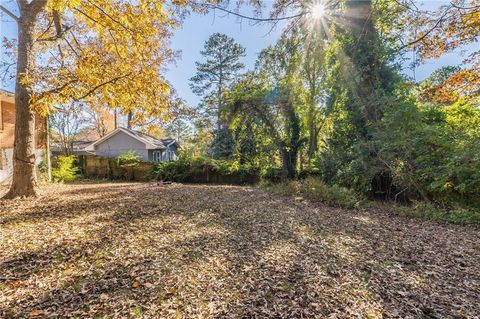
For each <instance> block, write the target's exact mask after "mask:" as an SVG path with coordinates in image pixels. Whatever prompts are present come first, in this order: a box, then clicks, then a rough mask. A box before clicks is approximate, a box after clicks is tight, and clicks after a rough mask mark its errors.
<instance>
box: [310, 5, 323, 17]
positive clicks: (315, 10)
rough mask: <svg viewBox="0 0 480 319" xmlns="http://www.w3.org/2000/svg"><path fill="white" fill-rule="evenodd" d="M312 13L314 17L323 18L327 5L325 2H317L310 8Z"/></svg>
mask: <svg viewBox="0 0 480 319" xmlns="http://www.w3.org/2000/svg"><path fill="white" fill-rule="evenodd" d="M310 15H311V16H312V18H314V19H321V18H322V17H323V16H324V15H325V5H324V4H323V3H317V4H315V5H313V6H312V7H311V9H310Z"/></svg>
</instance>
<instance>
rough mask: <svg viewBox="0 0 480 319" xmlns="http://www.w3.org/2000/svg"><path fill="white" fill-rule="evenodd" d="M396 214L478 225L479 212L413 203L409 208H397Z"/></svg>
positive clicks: (428, 203) (479, 221)
mask: <svg viewBox="0 0 480 319" xmlns="http://www.w3.org/2000/svg"><path fill="white" fill-rule="evenodd" d="M397 212H398V213H399V214H400V215H404V216H409V217H414V218H421V219H428V220H436V221H441V222H447V223H453V224H462V225H480V211H479V210H477V209H475V208H472V207H462V206H456V207H450V208H447V207H440V206H438V205H435V204H433V203H431V202H425V201H422V202H415V203H414V204H413V205H412V206H410V207H399V208H398V209H397Z"/></svg>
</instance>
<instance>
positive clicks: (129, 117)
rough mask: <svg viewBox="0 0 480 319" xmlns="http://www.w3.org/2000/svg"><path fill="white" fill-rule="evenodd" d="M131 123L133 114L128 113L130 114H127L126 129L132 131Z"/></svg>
mask: <svg viewBox="0 0 480 319" xmlns="http://www.w3.org/2000/svg"><path fill="white" fill-rule="evenodd" d="M132 121H133V112H132V111H130V112H128V115H127V128H128V129H129V130H131V129H132Z"/></svg>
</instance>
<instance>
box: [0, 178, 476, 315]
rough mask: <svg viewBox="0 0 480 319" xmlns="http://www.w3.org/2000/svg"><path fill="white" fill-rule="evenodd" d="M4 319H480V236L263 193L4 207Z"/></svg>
mask: <svg viewBox="0 0 480 319" xmlns="http://www.w3.org/2000/svg"><path fill="white" fill-rule="evenodd" d="M0 231H1V233H0V236H1V237H0V241H1V250H0V317H1V318H24V317H27V318H55V317H73V318H136V317H138V318H479V317H480V249H479V248H480V231H479V229H478V228H472V227H463V226H456V225H445V224H440V223H436V222H430V221H422V220H418V219H408V218H404V217H398V216H394V215H391V214H388V213H386V212H382V211H358V210H342V209H335V208H329V207H325V206H322V205H321V204H313V203H309V202H308V201H304V200H303V199H301V198H293V197H292V198H291V197H282V196H279V195H274V194H271V193H269V192H267V191H265V190H262V189H258V188H253V187H237V186H205V185H180V184H173V185H169V186H158V185H156V184H154V183H143V184H142V183H85V182H84V183H77V184H71V185H53V186H48V187H46V188H44V189H43V196H42V197H41V198H38V199H35V200H26V199H19V200H9V201H6V200H3V201H0Z"/></svg>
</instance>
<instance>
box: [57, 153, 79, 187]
mask: <svg viewBox="0 0 480 319" xmlns="http://www.w3.org/2000/svg"><path fill="white" fill-rule="evenodd" d="M74 162H75V156H73V155H70V156H59V157H58V158H57V159H56V161H55V163H54V167H53V169H52V179H53V181H54V182H57V183H64V182H73V181H74V180H75V179H76V178H77V177H78V175H77V172H78V167H75V166H74Z"/></svg>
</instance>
